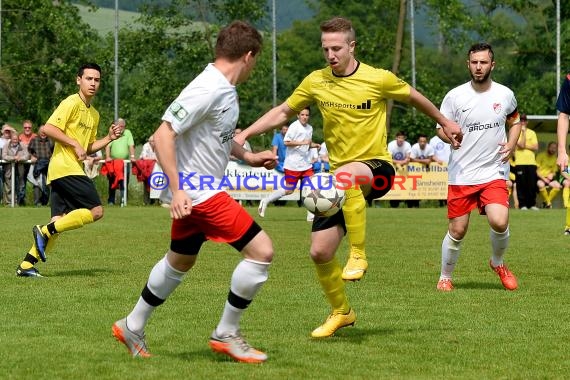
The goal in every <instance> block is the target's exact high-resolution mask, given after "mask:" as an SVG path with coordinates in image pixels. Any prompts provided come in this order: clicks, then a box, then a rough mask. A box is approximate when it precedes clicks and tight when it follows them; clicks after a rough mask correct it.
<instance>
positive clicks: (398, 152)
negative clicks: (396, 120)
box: [388, 131, 413, 208]
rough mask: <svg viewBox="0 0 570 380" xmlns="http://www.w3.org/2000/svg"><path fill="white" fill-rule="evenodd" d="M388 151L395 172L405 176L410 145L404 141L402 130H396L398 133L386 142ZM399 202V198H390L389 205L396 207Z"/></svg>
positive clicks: (408, 202)
mask: <svg viewBox="0 0 570 380" xmlns="http://www.w3.org/2000/svg"><path fill="white" fill-rule="evenodd" d="M388 152H389V153H390V155H391V156H392V162H393V163H394V166H396V174H397V175H401V176H407V174H408V163H409V162H410V154H411V153H412V146H411V145H410V143H409V142H407V141H406V134H405V133H404V132H403V131H398V133H396V138H395V139H394V140H392V141H390V142H389V143H388ZM400 202H401V200H399V199H391V200H390V207H391V208H398V207H400ZM410 202H412V203H410ZM406 203H407V204H408V207H412V206H413V201H406Z"/></svg>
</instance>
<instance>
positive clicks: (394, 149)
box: [388, 140, 412, 161]
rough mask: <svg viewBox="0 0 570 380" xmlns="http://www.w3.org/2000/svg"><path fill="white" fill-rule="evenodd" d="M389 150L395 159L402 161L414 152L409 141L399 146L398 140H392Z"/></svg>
mask: <svg viewBox="0 0 570 380" xmlns="http://www.w3.org/2000/svg"><path fill="white" fill-rule="evenodd" d="M388 152H390V154H391V155H392V159H393V160H398V161H402V160H405V159H406V157H407V156H408V154H410V153H411V152H412V146H411V145H410V143H409V142H407V141H404V143H403V144H402V146H399V145H398V141H397V140H392V141H390V142H389V143H388Z"/></svg>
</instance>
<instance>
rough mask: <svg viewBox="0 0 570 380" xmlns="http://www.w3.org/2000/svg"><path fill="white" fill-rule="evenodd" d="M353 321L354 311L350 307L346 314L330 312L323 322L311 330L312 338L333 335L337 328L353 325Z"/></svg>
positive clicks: (354, 318) (354, 319)
mask: <svg viewBox="0 0 570 380" xmlns="http://www.w3.org/2000/svg"><path fill="white" fill-rule="evenodd" d="M354 322H356V313H355V312H354V310H352V309H350V311H349V312H348V314H331V315H329V316H328V317H327V320H326V321H325V323H323V324H322V325H320V326H319V327H317V328H316V329H314V330H313V332H312V333H311V336H312V337H313V338H327V337H329V336H332V335H334V333H335V332H336V330H338V329H341V328H343V327H346V326H354Z"/></svg>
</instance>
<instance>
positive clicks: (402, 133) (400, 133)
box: [396, 131, 406, 137]
mask: <svg viewBox="0 0 570 380" xmlns="http://www.w3.org/2000/svg"><path fill="white" fill-rule="evenodd" d="M398 136H404V137H406V133H405V132H404V131H398V133H396V137H398Z"/></svg>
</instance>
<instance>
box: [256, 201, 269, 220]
mask: <svg viewBox="0 0 570 380" xmlns="http://www.w3.org/2000/svg"><path fill="white" fill-rule="evenodd" d="M265 210H267V201H266V200H265V199H262V200H261V201H259V206H258V207H257V213H258V214H259V216H261V217H262V218H265Z"/></svg>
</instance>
